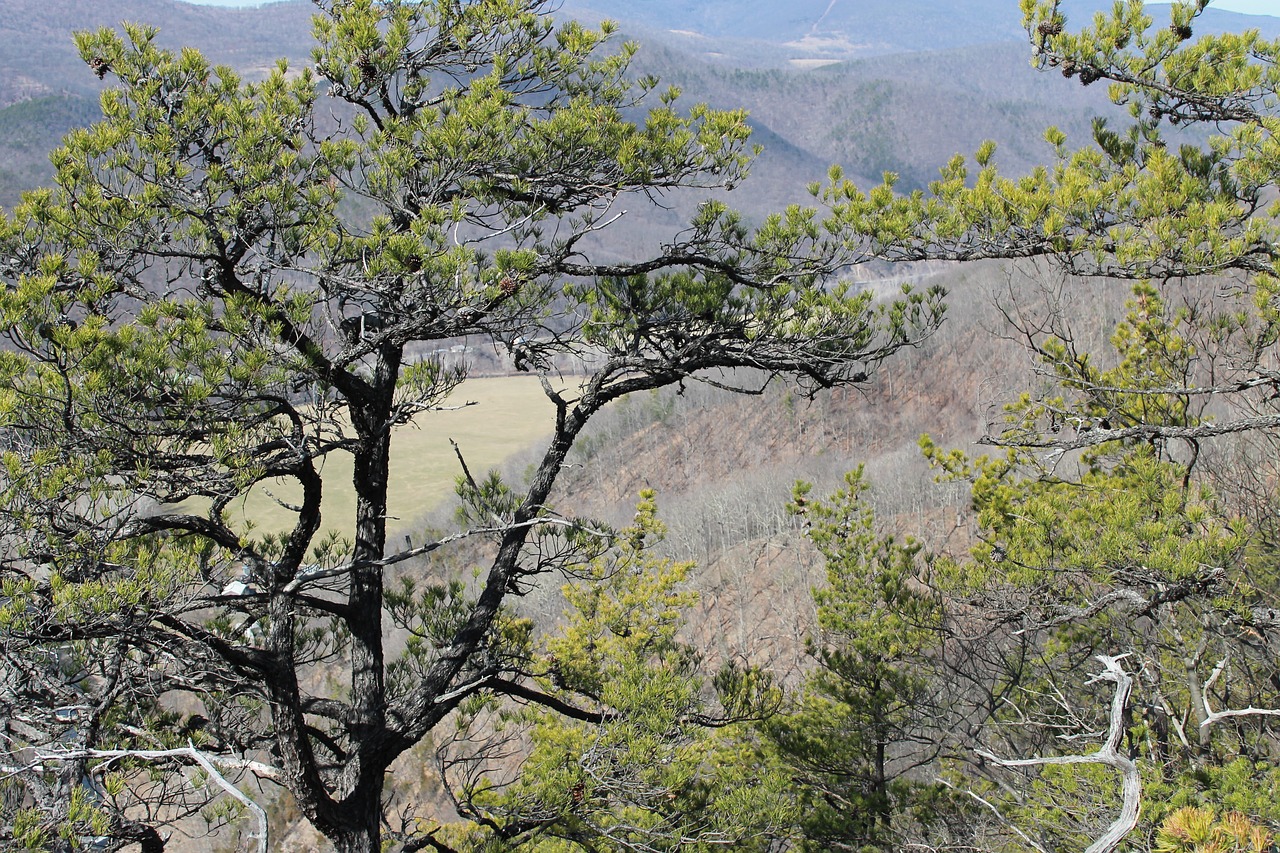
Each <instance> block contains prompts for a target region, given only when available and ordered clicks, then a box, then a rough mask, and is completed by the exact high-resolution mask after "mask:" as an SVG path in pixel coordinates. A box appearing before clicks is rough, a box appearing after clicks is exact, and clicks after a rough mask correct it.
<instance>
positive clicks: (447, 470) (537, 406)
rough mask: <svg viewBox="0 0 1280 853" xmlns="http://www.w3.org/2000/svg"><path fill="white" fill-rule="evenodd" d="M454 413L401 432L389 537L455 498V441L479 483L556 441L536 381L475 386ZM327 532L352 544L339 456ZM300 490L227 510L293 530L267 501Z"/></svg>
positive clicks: (326, 503)
mask: <svg viewBox="0 0 1280 853" xmlns="http://www.w3.org/2000/svg"><path fill="white" fill-rule="evenodd" d="M470 402H474V404H475V405H469V406H465V407H463V408H460V409H457V410H454V411H440V412H428V413H426V414H423V415H420V416H419V417H418V419H417V421H416V422H415V423H414V425H412V426H409V427H402V428H401V429H399V430H397V431H396V433H395V436H394V438H393V440H392V444H391V484H390V493H389V495H388V502H389V505H388V513H389V515H390V518H389V519H388V522H389V523H388V525H387V529H388V532H411V526H412V525H413V523H414V522H415V521H417V520H418V519H419V518H420V517H421V516H422V515H423V514H424V513H426V512H427V511H429V510H431V509H434V508H435V507H437V506H438V505H439V504H440V503H441V501H443V500H444V499H445V498H447V497H448V496H450V495H452V494H453V485H454V479H455V478H456V477H457V476H458V475H459V474H461V473H462V470H461V467H460V466H459V464H458V458H457V456H456V455H455V454H454V451H453V447H452V446H451V445H450V444H449V440H450V439H453V440H454V441H456V442H457V443H458V447H459V449H460V450H461V451H462V454H463V456H464V458H465V459H466V460H467V466H468V467H469V468H470V469H471V473H472V474H473V475H474V476H475V477H477V478H480V477H482V476H484V474H485V473H486V472H488V471H489V469H491V468H494V467H497V466H499V465H501V464H502V463H503V462H504V461H506V460H507V459H508V458H510V457H511V456H512V455H513V454H515V453H518V452H519V451H521V450H524V449H525V448H527V447H530V446H532V445H533V444H534V443H535V442H537V441H538V440H539V439H541V438H543V437H544V436H549V435H550V433H551V430H552V428H553V426H554V420H553V419H554V417H555V414H554V411H555V410H554V409H553V407H552V406H551V403H550V402H549V401H548V400H547V398H546V395H544V394H543V392H542V386H541V385H539V384H538V381H537V380H536V379H534V378H532V377H527V376H513V377H499V378H490V379H471V380H468V381H467V382H466V383H464V384H463V385H462V387H461V388H459V389H458V390H457V391H455V392H454V394H453V397H452V398H451V399H450V401H449V404H450V405H454V406H460V405H462V404H463V403H470ZM324 464H325V467H324V470H323V471H322V474H323V475H324V489H325V491H324V500H323V503H322V504H321V514H322V516H323V522H322V527H323V528H324V529H325V530H337V531H338V532H339V533H341V534H343V535H346V536H350V535H351V531H352V529H353V516H354V513H355V498H354V493H353V491H352V489H351V457H349V456H347V455H346V454H342V453H338V454H334V455H333V456H331V457H330V458H329V459H328V460H327V461H326V462H325V463H324ZM293 486H294V484H292V483H288V482H283V483H278V484H276V485H271V484H263V485H260V486H259V487H258V488H256V489H254V490H253V491H252V492H251V493H250V494H249V495H248V496H247V497H246V498H245V499H243V500H242V501H239V502H237V503H236V504H234V505H233V506H232V507H229V508H228V512H230V513H231V514H232V518H233V520H235V521H239V522H243V523H245V524H246V525H247V524H248V522H249V521H250V520H252V522H253V524H254V525H255V526H256V527H257V528H258V529H259V530H263V531H282V530H285V529H288V528H289V527H290V526H292V524H293V522H294V518H295V516H294V514H293V513H292V512H290V511H289V510H287V509H285V508H284V507H282V506H280V504H279V503H278V502H277V501H275V500H272V499H271V497H270V496H269V495H268V493H270V494H271V495H274V496H275V497H276V498H279V499H280V500H282V501H284V502H286V503H294V502H296V501H297V499H298V496H299V494H300V492H299V490H298V489H296V488H294V487H293Z"/></svg>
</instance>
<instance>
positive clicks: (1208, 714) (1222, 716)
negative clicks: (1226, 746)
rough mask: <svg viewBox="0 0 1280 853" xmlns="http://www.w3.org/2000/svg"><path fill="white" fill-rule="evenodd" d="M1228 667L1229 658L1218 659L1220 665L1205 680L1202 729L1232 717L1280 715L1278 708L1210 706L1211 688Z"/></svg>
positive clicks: (1202, 694)
mask: <svg viewBox="0 0 1280 853" xmlns="http://www.w3.org/2000/svg"><path fill="white" fill-rule="evenodd" d="M1226 667H1227V658H1223V659H1222V660H1220V661H1218V665H1217V666H1215V667H1214V668H1213V672H1211V673H1210V674H1209V677H1208V678H1207V679H1206V680H1205V682H1204V687H1203V688H1201V690H1200V702H1201V704H1203V705H1204V719H1203V720H1201V721H1200V731H1202V732H1203V731H1204V730H1205V729H1208V728H1209V727H1210V726H1213V725H1215V724H1216V723H1220V722H1222V721H1223V720H1229V719H1231V718H1232V717H1280V709H1276V708H1254V707H1252V706H1251V707H1248V708H1230V709H1227V710H1225V711H1215V710H1213V708H1211V707H1210V706H1209V688H1210V687H1212V686H1213V683H1214V682H1215V681H1217V680H1218V676H1220V675H1222V672H1223V670H1225V669H1226Z"/></svg>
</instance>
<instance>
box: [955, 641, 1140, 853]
mask: <svg viewBox="0 0 1280 853" xmlns="http://www.w3.org/2000/svg"><path fill="white" fill-rule="evenodd" d="M1096 657H1097V659H1098V660H1099V661H1101V662H1102V665H1103V667H1105V668H1104V670H1103V671H1102V672H1100V673H1098V674H1097V675H1096V676H1094V677H1093V678H1092V679H1090V681H1089V683H1093V682H1094V681H1111V682H1114V683H1115V685H1116V692H1115V695H1114V696H1113V697H1112V699H1111V716H1110V726H1109V728H1108V731H1107V739H1106V741H1105V742H1104V743H1103V745H1102V746H1101V748H1099V749H1098V750H1097V751H1096V752H1092V753H1090V754H1088V755H1055V756H1045V757H1042V758H1014V759H1006V758H1000V757H998V756H996V755H994V754H992V753H990V752H987V751H985V750H978V751H977V752H978V754H979V755H981V756H982V757H983V758H986V759H988V760H990V761H994V762H995V763H996V764H999V765H1000V766H1001V767H1037V766H1044V765H1049V764H1103V765H1106V766H1107V767H1111V768H1113V769H1114V770H1115V771H1116V772H1118V773H1119V774H1120V780H1121V788H1122V805H1121V808H1120V814H1119V815H1118V816H1117V817H1116V819H1115V821H1114V822H1113V823H1112V824H1111V826H1109V827H1108V828H1107V831H1106V832H1104V833H1103V834H1102V835H1101V836H1099V837H1098V840H1096V841H1094V842H1093V843H1092V844H1090V845H1089V846H1088V848H1086V849H1085V853H1110V851H1112V850H1115V849H1116V848H1117V847H1118V846H1119V845H1120V842H1121V841H1123V840H1124V837H1125V836H1126V835H1128V834H1129V832H1130V831H1132V829H1133V828H1134V827H1135V826H1137V824H1138V808H1139V806H1140V804H1141V801H1142V778H1141V776H1140V775H1139V773H1138V766H1137V764H1135V763H1134V761H1133V759H1131V758H1129V757H1128V756H1127V755H1123V754H1121V752H1120V751H1119V750H1120V741H1121V739H1122V738H1123V737H1124V712H1125V709H1126V708H1127V707H1128V704H1129V692H1130V691H1131V690H1132V689H1133V678H1132V676H1130V675H1129V673H1127V672H1125V671H1124V668H1123V667H1122V666H1120V661H1121V660H1123V659H1124V658H1125V657H1126V656H1125V655H1118V656H1115V657H1113V656H1111V655H1097V656H1096Z"/></svg>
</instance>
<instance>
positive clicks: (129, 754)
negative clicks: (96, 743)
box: [36, 741, 269, 853]
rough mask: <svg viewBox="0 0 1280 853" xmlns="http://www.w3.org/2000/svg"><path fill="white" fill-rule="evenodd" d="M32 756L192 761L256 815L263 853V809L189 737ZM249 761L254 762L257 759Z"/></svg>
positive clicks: (261, 852) (265, 838) (265, 836)
mask: <svg viewBox="0 0 1280 853" xmlns="http://www.w3.org/2000/svg"><path fill="white" fill-rule="evenodd" d="M36 756H37V758H38V759H39V760H40V761H84V760H86V759H100V760H106V761H118V760H120V759H123V758H136V759H140V760H143V761H164V760H167V759H186V760H189V761H194V762H195V763H196V764H198V765H200V767H201V768H202V769H203V770H204V771H205V772H206V773H208V774H209V778H210V779H212V780H213V781H214V783H215V784H217V786H218V787H219V788H221V789H222V790H224V791H226V792H227V794H228V795H230V796H231V797H233V798H235V799H236V800H237V801H239V802H240V803H241V804H242V805H243V806H244V807H245V808H247V809H249V811H251V812H253V813H254V815H255V816H256V817H257V819H258V853H267V841H268V832H269V827H268V825H267V813H266V811H265V810H264V809H263V808H262V806H260V805H258V804H257V803H256V802H254V801H253V800H252V799H250V798H249V796H248V795H246V794H245V793H244V792H243V791H241V790H240V789H239V788H237V787H236V786H235V785H233V784H232V783H231V780H229V779H228V778H227V777H226V776H223V775H222V772H221V771H220V770H219V769H218V767H217V766H216V765H215V764H214V763H213V761H212V760H211V759H210V758H209V756H207V755H205V754H204V753H203V752H201V751H200V750H198V749H196V747H195V744H193V743H191V741H187V745H186V746H184V747H178V748H176V749H68V750H50V751H39V752H37V753H36ZM251 763H253V764H257V762H251ZM231 764H232V765H233V766H236V767H247V764H245V763H244V762H239V761H232V762H231ZM263 766H264V767H265V765H263Z"/></svg>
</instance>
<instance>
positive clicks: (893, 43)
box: [562, 0, 1280, 64]
mask: <svg viewBox="0 0 1280 853" xmlns="http://www.w3.org/2000/svg"><path fill="white" fill-rule="evenodd" d="M1110 7H1111V2H1110V0H1066V2H1064V3H1063V11H1064V12H1066V13H1067V15H1068V17H1069V19H1070V20H1072V21H1075V22H1077V23H1084V22H1086V21H1087V20H1088V19H1089V17H1090V16H1091V15H1092V14H1093V13H1094V12H1095V11H1097V10H1100V9H1110ZM1148 13H1149V14H1151V15H1152V17H1154V18H1155V19H1156V20H1157V21H1159V20H1161V18H1162V17H1165V16H1167V15H1168V7H1165V6H1158V5H1156V6H1151V7H1149V9H1148ZM562 14H564V15H566V16H571V17H578V18H582V19H584V20H599V19H601V18H610V19H612V20H615V21H618V22H620V23H621V24H623V25H624V26H626V27H628V28H630V29H634V30H637V31H646V32H649V33H666V34H667V35H666V37H665V38H664V40H669V39H672V38H677V39H680V40H681V43H682V45H683V46H684V47H685V48H686V49H688V50H690V51H691V52H700V53H702V54H703V55H706V56H710V57H719V58H725V59H727V60H729V61H732V62H735V63H739V64H742V63H746V64H776V63H778V62H785V61H790V62H795V63H803V62H813V61H822V60H833V59H835V60H843V59H854V58H865V57H868V56H877V55H885V54H893V53H904V52H918V51H938V50H953V49H956V48H963V47H969V46H973V45H980V44H990V43H994V42H1013V41H1019V42H1025V41H1026V32H1025V31H1024V30H1023V28H1022V15H1021V12H1019V9H1018V3H1017V2H1016V0H791V2H788V3H777V2H771V0H570V2H568V3H566V5H565V6H564V8H563V10H562ZM1247 27H1259V28H1261V29H1263V30H1264V33H1266V34H1269V35H1280V18H1273V17H1267V16H1258V15H1241V14H1237V13H1234V12H1223V11H1220V10H1217V9H1213V8H1210V9H1208V10H1207V11H1206V12H1205V13H1204V14H1203V15H1202V16H1201V18H1200V28H1201V29H1202V30H1203V31H1205V32H1218V31H1227V30H1242V29H1245V28H1247Z"/></svg>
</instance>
